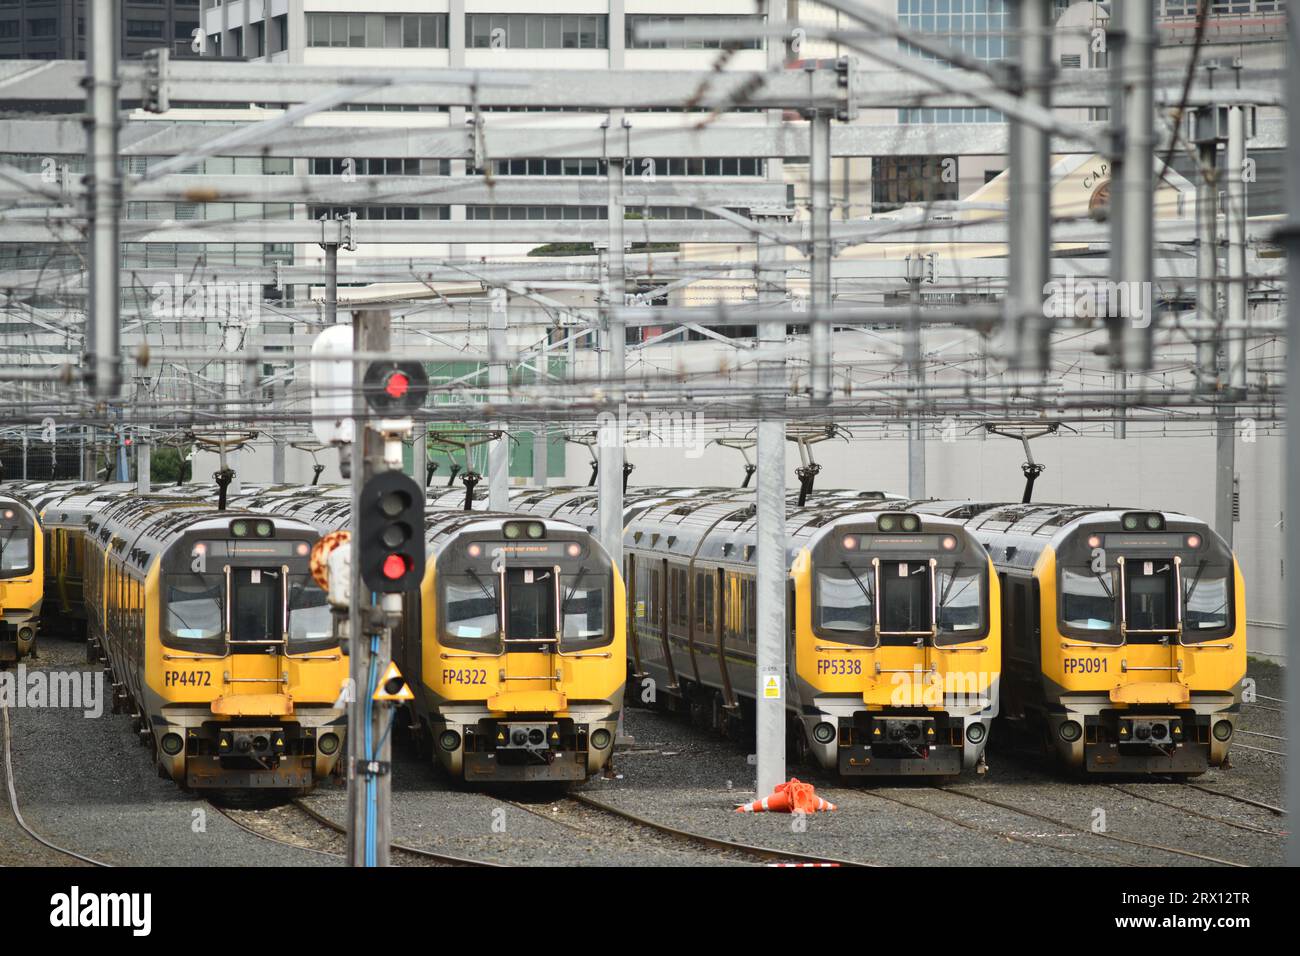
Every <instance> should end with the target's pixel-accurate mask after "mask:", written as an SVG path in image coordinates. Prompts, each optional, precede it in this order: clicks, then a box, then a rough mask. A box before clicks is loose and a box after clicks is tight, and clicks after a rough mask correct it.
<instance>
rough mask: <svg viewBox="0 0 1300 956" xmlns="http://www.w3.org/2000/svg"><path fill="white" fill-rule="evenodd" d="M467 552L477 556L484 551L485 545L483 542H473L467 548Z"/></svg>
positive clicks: (473, 556) (474, 556)
mask: <svg viewBox="0 0 1300 956" xmlns="http://www.w3.org/2000/svg"><path fill="white" fill-rule="evenodd" d="M465 553H466V554H468V555H469V556H470V557H471V558H477V557H478V556H479V555H481V554H482V553H483V546H482V545H481V544H471V545H470V546H469V547H468V548H466V549H465Z"/></svg>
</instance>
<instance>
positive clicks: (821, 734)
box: [812, 720, 838, 744]
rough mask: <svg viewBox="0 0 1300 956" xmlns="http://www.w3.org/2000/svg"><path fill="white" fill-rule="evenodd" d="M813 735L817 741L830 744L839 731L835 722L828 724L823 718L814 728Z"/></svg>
mask: <svg viewBox="0 0 1300 956" xmlns="http://www.w3.org/2000/svg"><path fill="white" fill-rule="evenodd" d="M812 735H813V740H815V741H817V742H818V743H819V744H828V743H830V742H831V741H832V740H834V739H835V738H836V736H838V733H837V731H836V730H835V725H834V724H828V723H827V722H826V721H824V720H823V721H822V722H821V723H820V724H818V725H817V726H816V727H814V728H813V732H812Z"/></svg>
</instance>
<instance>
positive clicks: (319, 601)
mask: <svg viewBox="0 0 1300 956" xmlns="http://www.w3.org/2000/svg"><path fill="white" fill-rule="evenodd" d="M333 639H334V625H333V622H332V621H331V619H330V607H329V600H328V597H327V595H326V594H325V592H324V591H322V590H321V589H320V588H318V587H316V585H315V584H314V583H308V582H299V583H297V584H294V585H292V586H291V587H290V588H289V650H290V651H291V652H293V653H298V654H301V653H302V652H303V651H306V650H311V649H313V648H316V647H321V646H325V645H328V644H331V643H333Z"/></svg>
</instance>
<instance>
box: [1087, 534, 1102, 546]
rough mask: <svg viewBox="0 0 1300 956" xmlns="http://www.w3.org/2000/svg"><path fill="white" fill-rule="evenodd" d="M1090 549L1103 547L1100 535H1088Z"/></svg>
mask: <svg viewBox="0 0 1300 956" xmlns="http://www.w3.org/2000/svg"><path fill="white" fill-rule="evenodd" d="M1088 547H1090V548H1100V547H1101V535H1099V534H1090V535H1088Z"/></svg>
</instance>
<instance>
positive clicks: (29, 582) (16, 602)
mask: <svg viewBox="0 0 1300 956" xmlns="http://www.w3.org/2000/svg"><path fill="white" fill-rule="evenodd" d="M44 597H45V539H44V534H43V532H42V531H41V522H40V518H39V517H38V516H37V514H36V512H35V510H34V509H33V508H32V506H31V505H30V504H28V503H27V501H26V500H25V499H23V498H20V497H17V496H15V495H0V663H4V662H6V661H17V660H19V659H21V658H23V657H26V656H27V655H28V654H30V653H31V650H32V645H33V644H34V643H35V642H36V630H37V627H38V626H39V624H40V617H41V605H42V603H43V601H44Z"/></svg>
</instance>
